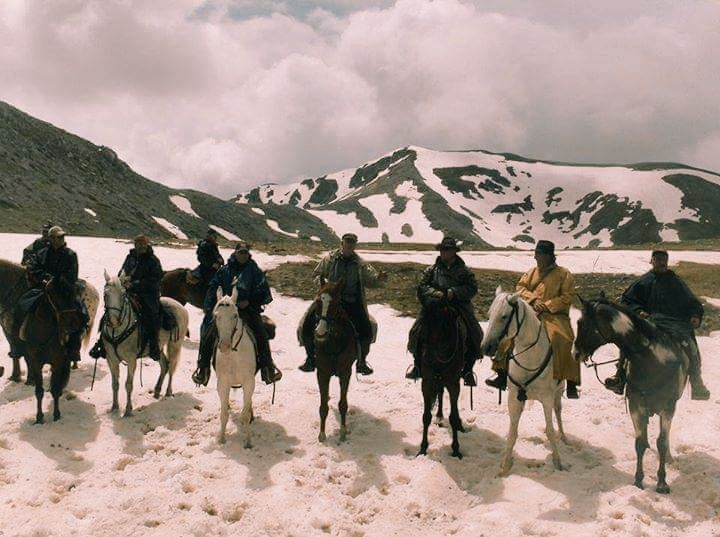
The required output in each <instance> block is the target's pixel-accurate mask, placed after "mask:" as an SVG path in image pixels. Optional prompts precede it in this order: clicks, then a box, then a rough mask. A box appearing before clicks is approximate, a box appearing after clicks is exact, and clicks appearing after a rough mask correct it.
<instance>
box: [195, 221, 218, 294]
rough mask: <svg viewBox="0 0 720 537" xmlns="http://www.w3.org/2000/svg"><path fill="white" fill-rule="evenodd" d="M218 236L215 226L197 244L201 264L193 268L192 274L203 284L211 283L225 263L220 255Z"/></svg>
mask: <svg viewBox="0 0 720 537" xmlns="http://www.w3.org/2000/svg"><path fill="white" fill-rule="evenodd" d="M217 238H218V232H217V231H216V230H215V229H213V228H208V230H207V233H206V235H205V238H204V239H202V240H201V241H200V242H198V244H197V250H196V255H197V260H198V262H199V263H200V264H199V265H198V266H197V267H196V268H195V269H193V271H192V275H193V276H195V277H196V278H198V279H199V280H200V283H201V285H205V284H207V283H209V282H210V280H212V278H213V276H215V273H216V272H217V271H218V269H219V268H220V267H222V266H223V264H224V263H225V260H224V259H223V257H222V255H220V250H219V248H218V243H217Z"/></svg>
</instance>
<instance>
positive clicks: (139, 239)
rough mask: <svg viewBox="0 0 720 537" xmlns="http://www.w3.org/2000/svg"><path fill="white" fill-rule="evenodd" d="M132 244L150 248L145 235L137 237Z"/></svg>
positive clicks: (148, 240)
mask: <svg viewBox="0 0 720 537" xmlns="http://www.w3.org/2000/svg"><path fill="white" fill-rule="evenodd" d="M133 242H135V244H141V245H143V246H150V239H149V238H148V236H147V235H138V236H137V237H135V238H134V239H133Z"/></svg>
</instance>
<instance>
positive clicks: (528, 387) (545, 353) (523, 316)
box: [481, 287, 567, 476]
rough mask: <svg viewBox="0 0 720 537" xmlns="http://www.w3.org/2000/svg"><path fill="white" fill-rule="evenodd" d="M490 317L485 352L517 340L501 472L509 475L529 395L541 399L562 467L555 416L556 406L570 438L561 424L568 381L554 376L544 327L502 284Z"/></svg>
mask: <svg viewBox="0 0 720 537" xmlns="http://www.w3.org/2000/svg"><path fill="white" fill-rule="evenodd" d="M488 318H489V320H488V327H487V331H486V332H485V337H483V342H482V346H481V349H482V352H483V354H484V355H486V356H495V353H496V352H497V350H498V346H499V344H500V341H501V340H503V339H504V338H513V339H514V340H515V346H514V351H513V354H512V356H511V357H510V358H509V360H508V413H509V414H510V430H509V431H508V436H507V444H506V446H505V453H504V454H503V459H502V463H501V464H500V472H499V475H500V476H505V475H507V474H508V473H510V469H511V468H512V464H513V449H514V447H515V442H516V441H517V435H518V424H519V423H520V416H521V415H522V413H523V410H524V409H525V401H526V400H528V399H532V400H536V401H540V403H541V404H542V407H543V413H544V414H545V433H546V434H547V437H548V441H549V442H550V448H551V449H552V461H553V465H554V466H555V468H557V469H558V470H562V469H563V466H562V464H561V462H560V452H559V451H558V445H557V438H556V435H555V428H554V426H553V419H552V416H553V410H554V412H555V417H556V418H557V422H558V429H559V431H560V438H561V439H562V440H563V441H564V442H567V439H566V438H565V431H564V430H563V424H562V393H563V388H564V384H565V383H564V382H562V381H557V380H555V379H554V378H553V365H552V359H553V356H552V346H551V345H550V340H549V338H548V335H547V332H546V331H545V327H544V326H543V323H542V321H541V320H540V319H539V318H538V316H537V315H536V314H535V310H533V308H532V307H531V306H530V305H529V304H528V303H527V302H525V301H524V300H523V299H522V298H520V297H519V296H518V295H517V294H515V293H512V294H511V293H504V292H503V291H502V289H501V288H500V287H498V288H497V289H496V290H495V299H494V300H493V302H492V304H491V305H490V310H489V311H488Z"/></svg>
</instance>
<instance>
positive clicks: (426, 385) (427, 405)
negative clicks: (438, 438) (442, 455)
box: [417, 377, 437, 456]
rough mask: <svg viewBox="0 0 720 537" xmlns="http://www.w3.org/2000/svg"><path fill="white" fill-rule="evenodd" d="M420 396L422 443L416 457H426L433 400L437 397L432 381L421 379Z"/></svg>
mask: <svg viewBox="0 0 720 537" xmlns="http://www.w3.org/2000/svg"><path fill="white" fill-rule="evenodd" d="M422 394H423V403H424V408H423V415H422V422H423V434H422V442H421V443H420V451H418V453H417V454H418V456H420V455H427V449H428V445H429V442H428V428H429V427H430V422H431V421H432V406H433V404H434V403H435V398H436V397H437V389H436V387H435V382H434V380H431V379H429V378H426V377H423V379H422Z"/></svg>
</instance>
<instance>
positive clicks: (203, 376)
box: [192, 366, 210, 386]
mask: <svg viewBox="0 0 720 537" xmlns="http://www.w3.org/2000/svg"><path fill="white" fill-rule="evenodd" d="M192 380H193V382H194V383H195V384H196V385H197V386H207V385H208V382H209V381H210V368H209V367H203V366H200V367H198V368H197V369H196V370H195V372H194V373H193V374H192Z"/></svg>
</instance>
